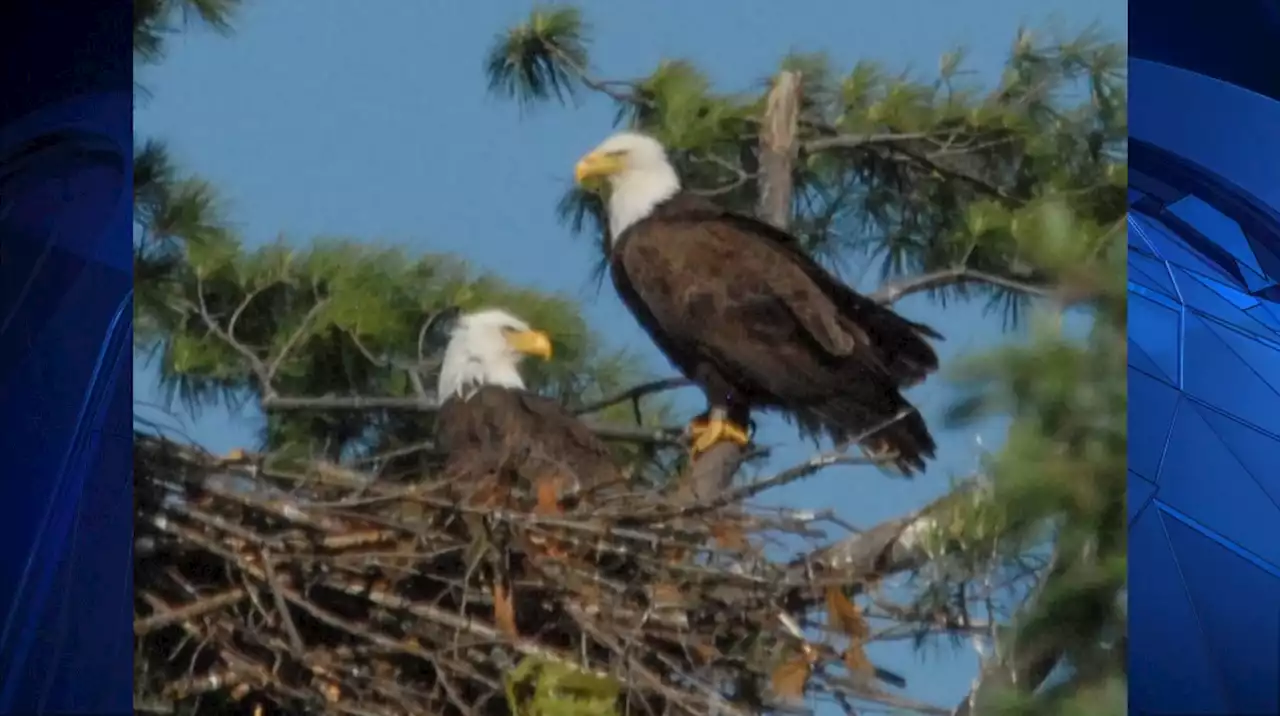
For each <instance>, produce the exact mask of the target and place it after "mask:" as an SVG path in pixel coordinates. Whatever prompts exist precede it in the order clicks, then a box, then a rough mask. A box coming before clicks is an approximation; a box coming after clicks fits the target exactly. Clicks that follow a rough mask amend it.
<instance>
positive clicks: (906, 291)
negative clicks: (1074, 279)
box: [870, 266, 1054, 304]
mask: <svg viewBox="0 0 1280 716" xmlns="http://www.w3.org/2000/svg"><path fill="white" fill-rule="evenodd" d="M962 283H987V284H991V285H993V286H999V287H1001V288H1007V289H1009V290H1012V291H1018V292H1020V293H1025V294H1027V295H1030V296H1039V297H1042V298H1048V297H1050V296H1053V295H1054V293H1053V291H1052V290H1050V289H1048V288H1045V287H1043V286H1036V285H1034V284H1029V283H1024V282H1022V281H1015V280H1014V279H1009V278H1004V277H1003V276H996V275H994V274H989V273H983V272H981V271H975V270H973V269H971V268H966V267H964V266H956V267H953V268H949V269H943V270H941V271H935V272H933V273H927V274H922V275H920V276H912V277H910V278H906V279H903V280H901V281H897V282H894V283H889V284H885V285H884V286H881V287H880V289H879V290H877V291H876V292H874V293H872V294H871V295H870V298H871V299H872V300H874V301H876V302H878V303H882V304H892V303H896V302H897V301H900V300H902V299H903V298H905V297H907V296H910V295H911V294H914V293H920V292H923V291H933V290H937V289H939V288H945V287H947V286H954V285H957V284H962Z"/></svg>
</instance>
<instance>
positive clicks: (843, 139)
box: [486, 6, 1127, 714]
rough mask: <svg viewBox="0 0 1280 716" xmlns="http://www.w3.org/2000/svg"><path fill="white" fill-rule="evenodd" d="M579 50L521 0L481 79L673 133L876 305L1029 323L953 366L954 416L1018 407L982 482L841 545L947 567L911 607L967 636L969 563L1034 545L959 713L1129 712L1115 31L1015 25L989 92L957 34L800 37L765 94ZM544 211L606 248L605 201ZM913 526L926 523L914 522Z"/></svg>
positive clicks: (694, 182)
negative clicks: (635, 74) (886, 57)
mask: <svg viewBox="0 0 1280 716" xmlns="http://www.w3.org/2000/svg"><path fill="white" fill-rule="evenodd" d="M588 49H589V37H588V36H587V34H586V32H585V27H584V23H583V20H582V16H581V13H580V11H579V10H578V9H577V8H575V7H569V6H549V7H542V8H539V9H536V10H535V11H534V12H533V13H532V14H531V15H530V17H529V18H528V19H527V20H526V21H525V22H523V23H522V24H520V25H518V26H517V27H515V28H513V29H511V30H510V31H508V32H507V33H505V34H503V35H501V36H499V37H498V38H497V40H496V41H495V43H494V46H493V47H492V48H491V50H490V52H489V54H488V56H487V60H486V70H487V74H488V79H489V87H490V89H491V90H492V91H493V92H495V93H498V94H500V95H503V96H506V97H508V98H511V99H513V100H515V101H516V102H517V103H518V104H519V105H520V106H521V108H522V109H528V108H530V107H532V106H534V105H536V104H539V103H545V102H547V101H559V102H561V103H563V102H565V101H566V100H569V99H573V98H577V97H579V96H581V95H584V94H593V93H594V94H596V95H601V96H603V97H604V98H605V99H607V100H608V101H611V102H613V103H614V104H615V105H616V107H617V121H618V123H619V124H622V125H624V126H627V127H629V128H633V129H638V130H642V131H645V132H648V133H650V134H652V135H654V136H656V137H657V138H659V139H660V140H661V141H663V142H664V143H665V144H666V145H667V146H668V148H669V149H670V150H671V154H672V157H673V159H674V161H675V162H676V163H677V165H678V168H679V170H680V172H681V174H682V176H683V178H684V180H685V185H686V187H687V188H690V189H692V190H694V191H697V192H700V193H703V194H706V195H710V196H714V197H715V198H716V200H717V201H719V202H721V203H722V204H724V205H725V206H728V207H732V208H734V209H736V210H738V211H740V212H743V213H748V214H756V215H759V216H761V217H762V218H766V219H768V220H772V221H774V222H775V223H779V224H785V225H789V227H790V229H791V230H792V232H793V233H795V234H796V235H797V236H799V237H800V238H801V240H802V241H803V243H804V245H805V246H806V248H807V249H808V250H809V251H810V252H812V253H813V254H814V255H815V256H816V257H817V258H819V259H820V260H823V259H825V260H835V261H838V262H841V263H844V264H845V265H848V264H855V265H857V264H864V265H865V264H866V263H868V262H874V263H876V264H878V266H879V270H880V276H881V278H882V280H883V281H884V283H883V284H882V286H881V288H880V289H879V290H878V291H877V292H876V294H875V296H876V297H877V298H879V299H880V300H882V301H884V302H886V303H892V302H894V301H897V300H899V299H901V298H903V297H904V296H907V295H910V294H912V293H917V292H927V293H928V294H929V296H930V297H932V298H933V299H934V300H936V301H938V302H939V303H942V304H944V305H945V304H946V302H947V301H952V300H955V299H977V300H985V301H986V302H987V303H988V305H989V306H990V307H991V308H993V309H997V310H1000V311H1002V312H1003V315H1004V317H1005V320H1006V322H1007V324H1009V325H1011V326H1013V325H1018V324H1030V325H1029V328H1030V340H1029V341H1028V342H1026V343H1023V344H1021V345H1017V346H1016V347H1010V348H1004V349H1000V350H995V351H992V352H990V353H988V354H984V355H979V356H973V357H972V359H971V360H970V361H968V362H967V364H966V365H965V366H962V367H961V368H960V369H959V370H956V371H954V373H953V376H952V379H953V380H955V381H957V382H958V383H959V384H960V385H961V386H962V387H964V388H965V389H966V390H967V395H966V397H965V398H964V399H963V400H961V401H960V403H959V404H957V405H956V406H955V407H954V410H953V411H952V414H951V416H950V419H951V422H952V424H953V425H955V426H961V425H964V424H965V423H966V422H968V421H972V420H973V419H975V418H976V417H977V416H980V415H983V414H990V413H998V414H1003V415H1008V416H1011V417H1012V418H1013V423H1012V427H1011V429H1010V433H1009V438H1008V442H1007V443H1006V445H1005V446H1004V447H1003V448H1002V449H1001V450H999V451H998V452H997V453H996V454H994V455H991V456H989V457H988V459H987V460H986V464H985V467H984V469H983V470H982V471H981V472H982V474H981V475H980V476H978V479H976V480H975V481H973V482H969V483H965V484H963V485H962V486H960V487H959V488H957V492H956V493H955V494H954V495H951V496H948V497H947V498H944V499H943V500H940V501H939V503H938V504H937V505H935V506H931V507H930V508H928V509H926V510H923V511H922V512H921V513H920V514H919V515H910V516H907V517H905V518H903V519H902V520H898V521H894V523H891V524H887V525H883V526H882V527H883V528H885V529H876V530H870V531H869V532H868V533H867V534H868V535H873V536H859V537H854V538H851V539H850V540H849V541H848V542H847V543H845V544H838V545H835V547H833V552H834V553H836V554H842V555H844V556H853V555H855V554H859V553H863V554H865V553H866V550H867V548H868V547H872V548H874V549H873V550H872V553H873V554H876V555H880V556H881V557H884V556H885V555H887V556H888V557H889V559H888V560H887V561H888V562H889V568H887V569H886V567H885V565H884V564H883V562H884V561H885V560H883V559H881V562H882V564H881V566H880V567H879V569H876V570H872V571H874V572H875V573H874V574H866V573H864V574H861V575H858V576H860V577H862V578H864V579H881V578H884V577H887V576H890V573H891V572H894V571H899V570H905V569H908V568H911V569H920V568H924V567H925V564H924V563H930V562H931V563H935V566H936V563H938V562H945V563H946V564H947V565H948V566H949V567H950V568H948V569H934V570H926V571H925V574H931V575H933V576H932V578H931V579H926V580H924V583H923V586H920V587H918V588H917V590H916V594H915V602H914V605H913V609H914V610H915V611H916V613H917V616H924V615H927V614H931V615H934V616H935V617H936V616H937V615H939V614H941V615H944V617H943V618H944V620H945V623H947V624H951V625H956V629H955V631H956V632H957V633H959V632H962V631H965V629H962V628H961V627H962V626H963V625H964V624H965V622H966V620H968V619H970V617H968V616H966V615H969V614H974V613H979V612H981V611H983V609H982V604H981V601H982V600H983V599H984V598H986V597H985V596H975V595H982V594H983V590H982V589H980V588H978V587H980V585H981V583H982V582H983V581H984V579H987V578H990V577H991V576H993V575H1004V576H1006V577H1007V576H1008V575H1009V574H1010V573H1011V572H1013V571H1014V570H1017V569H1019V568H1020V567H1021V566H1023V565H1024V564H1025V563H1026V562H1027V561H1028V559H1029V558H1032V557H1033V556H1036V555H1043V554H1044V553H1045V552H1046V551H1047V552H1048V553H1049V554H1050V555H1051V556H1050V557H1049V558H1048V559H1047V560H1043V562H1044V566H1042V567H1040V568H1039V569H1035V570H1031V571H1030V574H1029V575H1028V576H1026V577H1025V580H1026V585H1025V588H1024V589H1023V592H1022V595H1021V598H1020V599H1018V600H1016V603H1015V604H1014V605H1013V606H1014V607H1015V612H1014V616H1013V618H1012V619H1011V620H1009V621H1008V622H1007V623H1005V624H1003V625H1000V626H998V627H997V628H995V629H994V630H993V631H992V633H991V637H992V639H991V641H992V642H993V645H994V647H995V656H993V657H992V658H990V659H989V660H988V663H987V664H986V666H985V667H984V676H983V679H982V680H981V682H980V686H979V687H977V688H976V689H975V692H974V693H973V694H972V695H971V698H970V699H968V700H966V702H965V703H964V704H962V705H961V707H960V709H961V711H963V712H965V713H981V714H987V713H997V712H1000V713H1020V714H1032V713H1034V714H1053V713H1060V714H1077V713H1078V714H1085V713H1089V714H1104V713H1123V711H1124V695H1125V682H1124V650H1123V636H1124V633H1125V618H1124V612H1123V594H1124V584H1125V574H1126V562H1125V555H1126V546H1125V510H1124V480H1125V431H1126V424H1125V409H1126V403H1125V377H1124V376H1125V365H1126V358H1125V347H1126V344H1125V339H1124V333H1125V311H1124V305H1125V304H1124V293H1123V291H1124V281H1123V277H1124V272H1125V270H1124V267H1123V263H1122V262H1123V258H1122V257H1123V253H1122V252H1123V245H1124V242H1123V227H1124V215H1125V211H1126V203H1125V186H1126V182H1127V175H1126V167H1127V160H1126V157H1125V137H1126V134H1127V124H1126V122H1127V119H1126V117H1127V114H1126V112H1127V105H1126V95H1125V87H1124V61H1125V52H1124V48H1123V46H1121V45H1118V44H1115V43H1109V42H1105V41H1104V39H1103V38H1102V36H1101V34H1100V33H1099V32H1097V31H1096V30H1094V29H1090V30H1088V31H1086V32H1084V33H1083V34H1081V35H1080V36H1078V37H1074V38H1067V39H1059V40H1056V41H1050V42H1041V41H1037V39H1036V37H1035V35H1034V34H1033V33H1032V32H1031V31H1029V30H1023V31H1021V32H1019V34H1018V36H1017V37H1016V38H1015V40H1014V43H1013V47H1012V49H1011V53H1010V57H1009V60H1008V63H1007V65H1006V67H1005V71H1004V75H1003V77H1002V78H1001V79H1000V81H999V83H998V85H997V86H995V87H993V88H984V87H980V86H975V85H974V84H972V83H968V82H966V81H965V80H964V77H965V73H964V72H963V71H962V69H963V53H961V52H958V51H954V52H948V53H945V54H943V55H942V57H941V58H940V60H939V69H938V75H937V77H936V78H935V79H933V80H931V81H921V80H916V79H912V78H910V77H909V76H907V75H905V74H901V73H895V72H893V71H891V70H890V69H888V68H884V67H881V66H879V65H877V64H875V63H873V62H860V63H858V64H857V65H856V66H854V67H853V68H852V69H850V70H848V71H843V72H842V71H839V70H837V69H836V68H834V67H832V66H831V64H830V63H829V62H828V61H827V59H826V58H825V57H823V56H821V55H817V54H794V55H792V56H789V57H786V58H784V59H783V61H782V63H781V66H780V68H779V74H778V75H776V76H775V77H774V78H771V79H770V80H768V81H766V82H765V83H764V84H765V91H763V92H760V91H746V92H733V91H726V90H720V89H718V88H716V87H714V86H713V85H712V83H711V82H710V81H709V80H708V79H707V78H706V77H705V76H704V75H703V74H702V73H701V72H700V71H699V70H698V68H697V67H696V66H695V65H693V64H692V63H689V62H685V61H679V60H670V61H664V62H663V63H661V64H660V65H659V66H658V67H656V68H655V69H654V70H653V72H652V73H651V74H649V75H648V76H647V77H643V78H641V79H638V80H633V81H616V80H609V79H605V78H604V77H603V76H601V75H597V74H595V72H594V68H593V67H592V65H591V62H590V54H589V51H588ZM780 94H782V95H786V94H789V95H790V96H789V97H787V96H782V97H780V96H779V95H780ZM788 107H792V108H793V109H791V110H790V116H786V115H787V113H788V109H787V108H788ZM787 125H789V126H787ZM779 126H784V127H785V131H784V135H785V136H783V137H782V138H781V141H779V138H778V136H777V132H778V129H777V128H778V127H779ZM778 148H782V149H783V150H784V151H783V152H782V153H781V154H782V156H781V157H779V156H778V154H779V152H777V151H776V150H777V149H778ZM779 160H781V161H779ZM560 209H561V215H562V217H563V218H564V219H565V221H566V222H567V223H568V224H569V225H570V227H571V228H573V229H574V230H575V231H577V232H580V233H583V234H585V235H587V236H589V237H592V238H593V239H594V240H595V242H596V244H597V245H599V246H601V247H605V246H607V236H606V233H607V227H606V222H605V221H603V213H602V209H603V204H602V200H601V199H600V197H599V196H597V195H594V194H588V193H584V192H583V191H582V190H580V189H574V190H571V191H570V192H569V193H568V194H567V195H566V196H565V197H564V199H563V201H562V202H561V205H560ZM602 258H603V251H602ZM1068 312H1071V313H1077V314H1084V315H1086V316H1087V317H1088V318H1089V319H1090V320H1089V322H1090V328H1089V329H1088V331H1087V335H1085V336H1083V337H1079V336H1070V335H1068V334H1067V333H1066V332H1065V331H1064V329H1063V320H1062V319H1063V315H1064V314H1066V313H1068ZM1028 314H1029V315H1028ZM970 496H972V499H969V498H970ZM908 526H912V527H915V526H924V527H928V528H929V529H928V530H926V531H925V532H926V534H927V539H919V538H918V535H919V534H920V533H919V532H918V531H916V530H906V531H905V532H904V529H903V528H904V527H908ZM905 535H910V536H911V537H912V538H913V539H912V541H913V544H910V545H908V544H904V543H903V542H904V539H903V537H904V536H905ZM956 567H959V569H957V568H956ZM855 574H856V573H855ZM851 586H852V585H851ZM988 591H989V590H988ZM986 611H987V612H988V617H989V618H991V619H995V617H996V615H995V613H994V610H990V609H987V610H986ZM1055 669H1056V670H1058V671H1057V672H1056V673H1057V674H1060V675H1061V677H1060V678H1055V681H1056V682H1057V683H1054V684H1052V685H1048V684H1047V681H1046V680H1047V679H1048V678H1049V676H1050V673H1051V672H1053V671H1054V670H1055ZM1042 685H1043V688H1042Z"/></svg>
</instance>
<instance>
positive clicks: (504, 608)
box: [493, 584, 520, 639]
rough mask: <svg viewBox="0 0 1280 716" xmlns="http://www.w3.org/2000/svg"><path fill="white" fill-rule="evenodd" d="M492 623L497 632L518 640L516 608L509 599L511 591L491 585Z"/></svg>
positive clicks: (499, 585)
mask: <svg viewBox="0 0 1280 716" xmlns="http://www.w3.org/2000/svg"><path fill="white" fill-rule="evenodd" d="M493 622H494V624H495V625H497V627H498V631H500V632H502V633H503V634H506V635H507V636H509V637H511V638H512V639H518V638H520V631H519V630H518V629H516V607H515V603H514V602H513V601H512V599H511V591H510V590H508V589H507V588H506V587H505V586H503V585H501V584H495V585H493Z"/></svg>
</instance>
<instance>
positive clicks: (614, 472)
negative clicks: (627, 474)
mask: <svg viewBox="0 0 1280 716" xmlns="http://www.w3.org/2000/svg"><path fill="white" fill-rule="evenodd" d="M437 425H438V427H437V431H436V442H437V445H438V447H439V448H440V449H441V450H443V451H444V452H445V453H446V455H447V457H446V458H445V466H444V472H445V475H446V476H448V477H449V478H450V479H451V480H452V481H454V482H455V483H456V484H458V486H459V487H460V488H461V489H465V487H466V486H467V485H468V484H472V485H478V484H480V483H481V482H483V481H485V480H487V479H490V478H493V479H496V480H497V483H496V484H497V485H504V486H506V487H508V488H512V487H518V488H519V489H530V488H531V486H534V485H537V484H539V483H541V482H543V481H546V480H555V484H556V486H557V488H558V491H559V492H562V493H564V492H574V491H583V492H589V491H591V490H595V489H601V488H604V487H606V486H608V485H618V484H620V483H621V482H622V479H623V478H622V474H621V472H620V471H619V469H618V467H617V465H616V464H615V463H614V462H613V456H612V455H611V454H610V452H609V448H608V446H607V445H605V443H604V442H602V441H601V440H600V439H599V438H598V437H596V435H595V434H594V433H592V432H591V430H590V429H589V428H588V427H587V426H586V425H585V424H583V422H582V421H580V420H579V419H578V418H577V417H576V416H574V415H573V414H572V413H570V412H569V411H568V410H566V409H565V408H564V406H562V405H561V404H560V403H558V402H556V401H554V400H552V399H550V398H546V397H543V396H540V395H537V394H536V393H532V392H529V391H526V390H522V389H518V388H507V387H502V386H495V385H488V386H484V387H481V388H479V389H478V390H476V391H475V392H474V393H472V394H471V395H470V397H468V398H462V397H458V396H454V397H452V398H449V399H448V400H446V401H445V403H444V404H443V405H442V406H441V408H440V414H439V419H438V420H437Z"/></svg>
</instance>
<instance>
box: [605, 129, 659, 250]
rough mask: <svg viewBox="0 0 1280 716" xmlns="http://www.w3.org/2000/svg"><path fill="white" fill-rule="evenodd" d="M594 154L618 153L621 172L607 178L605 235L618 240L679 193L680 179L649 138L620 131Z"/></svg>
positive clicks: (654, 141) (651, 138)
mask: <svg viewBox="0 0 1280 716" xmlns="http://www.w3.org/2000/svg"><path fill="white" fill-rule="evenodd" d="M595 151H596V152H602V153H614V152H617V153H620V154H621V155H622V159H623V162H624V165H623V168H622V170H621V171H619V172H617V173H615V174H613V175H611V176H610V177H609V204H608V212H609V235H610V236H613V237H615V238H616V237H618V236H621V235H622V232H623V231H626V230H627V229H628V228H630V227H631V226H633V225H634V224H635V223H636V222H638V221H641V220H642V219H644V218H646V217H648V216H649V215H650V214H652V213H653V210H654V208H655V207H657V206H658V204H661V203H662V202H664V201H666V200H667V199H670V198H671V197H673V196H675V195H676V194H677V193H679V192H680V176H679V175H678V174H677V173H676V170H675V167H673V166H671V161H670V160H669V159H667V150H666V149H664V148H663V146H662V144H661V143H660V142H658V140H656V139H654V138H653V137H650V136H647V135H644V134H639V133H637V132H620V133H618V134H615V135H613V136H612V137H609V138H608V139H606V140H604V141H603V142H601V143H600V146H598V147H596V149H595Z"/></svg>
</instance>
